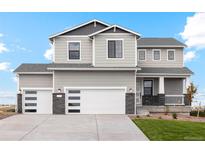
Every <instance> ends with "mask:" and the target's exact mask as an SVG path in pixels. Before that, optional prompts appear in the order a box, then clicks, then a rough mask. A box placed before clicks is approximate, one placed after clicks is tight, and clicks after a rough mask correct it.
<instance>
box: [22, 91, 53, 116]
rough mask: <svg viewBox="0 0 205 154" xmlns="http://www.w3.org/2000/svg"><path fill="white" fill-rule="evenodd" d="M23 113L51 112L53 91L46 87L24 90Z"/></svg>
mask: <svg viewBox="0 0 205 154" xmlns="http://www.w3.org/2000/svg"><path fill="white" fill-rule="evenodd" d="M23 113H25V114H28V113H33V114H51V113H52V91H51V90H44V89H25V90H23Z"/></svg>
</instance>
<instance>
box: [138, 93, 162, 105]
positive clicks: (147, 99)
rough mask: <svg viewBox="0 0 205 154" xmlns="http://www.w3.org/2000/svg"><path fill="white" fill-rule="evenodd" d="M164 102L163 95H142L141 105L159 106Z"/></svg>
mask: <svg viewBox="0 0 205 154" xmlns="http://www.w3.org/2000/svg"><path fill="white" fill-rule="evenodd" d="M164 104H165V95H164V94H158V95H157V96H142V105H150V106H152V105H155V106H160V105H164Z"/></svg>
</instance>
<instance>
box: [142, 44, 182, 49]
mask: <svg viewBox="0 0 205 154" xmlns="http://www.w3.org/2000/svg"><path fill="white" fill-rule="evenodd" d="M138 47H139V48H147V47H149V48H151V47H154V48H156V47H157V48H160V47H162V48H170V47H175V48H186V46H183V45H139V46H138Z"/></svg>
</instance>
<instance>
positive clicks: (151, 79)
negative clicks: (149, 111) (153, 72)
mask: <svg viewBox="0 0 205 154" xmlns="http://www.w3.org/2000/svg"><path fill="white" fill-rule="evenodd" d="M145 81H152V95H145V94H144V88H145V87H144V82H145ZM142 89H143V96H154V80H153V79H144V80H143V87H142Z"/></svg>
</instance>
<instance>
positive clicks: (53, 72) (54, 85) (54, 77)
mask: <svg viewBox="0 0 205 154" xmlns="http://www.w3.org/2000/svg"><path fill="white" fill-rule="evenodd" d="M54 92H55V71H53V93H54Z"/></svg>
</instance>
